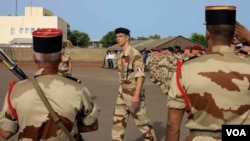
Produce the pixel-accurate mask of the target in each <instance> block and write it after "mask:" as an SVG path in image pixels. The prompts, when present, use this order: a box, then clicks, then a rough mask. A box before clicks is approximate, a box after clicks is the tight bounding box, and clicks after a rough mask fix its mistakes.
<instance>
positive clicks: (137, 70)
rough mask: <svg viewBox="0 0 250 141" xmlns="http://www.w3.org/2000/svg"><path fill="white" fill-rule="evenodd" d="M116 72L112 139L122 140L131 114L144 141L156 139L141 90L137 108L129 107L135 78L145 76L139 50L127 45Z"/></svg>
mask: <svg viewBox="0 0 250 141" xmlns="http://www.w3.org/2000/svg"><path fill="white" fill-rule="evenodd" d="M118 74H119V80H120V82H121V86H120V87H119V92H118V97H117V101H116V105H115V109H114V113H113V126H112V140H113V141H122V140H123V138H124V134H125V128H126V125H127V121H128V117H129V115H130V114H131V115H132V117H133V118H134V120H135V124H136V126H137V127H138V128H139V130H140V131H141V132H142V134H143V137H144V139H145V141H156V137H155V133H154V129H153V127H152V126H151V125H150V123H149V119H148V117H147V110H146V107H145V95H144V92H143V90H142V91H141V93H140V102H139V104H138V106H137V108H135V109H132V108H131V100H132V97H133V95H134V91H135V88H136V78H137V77H145V74H144V65H143V62H142V56H141V54H140V52H139V51H137V50H136V49H134V48H132V47H131V46H129V47H128V49H127V50H126V51H125V52H122V53H121V54H120V57H119V60H118Z"/></svg>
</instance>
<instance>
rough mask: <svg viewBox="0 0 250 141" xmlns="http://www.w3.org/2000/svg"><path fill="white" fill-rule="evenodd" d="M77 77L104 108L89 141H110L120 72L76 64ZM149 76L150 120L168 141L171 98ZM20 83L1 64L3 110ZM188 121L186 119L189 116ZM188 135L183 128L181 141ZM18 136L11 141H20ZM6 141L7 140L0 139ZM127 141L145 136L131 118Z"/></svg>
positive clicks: (27, 66)
mask: <svg viewBox="0 0 250 141" xmlns="http://www.w3.org/2000/svg"><path fill="white" fill-rule="evenodd" d="M18 66H19V67H20V68H21V69H22V70H23V71H24V72H25V73H26V74H27V75H28V76H32V75H33V74H34V73H35V71H36V69H37V68H36V64H34V63H31V62H29V63H27V62H18ZM72 66H73V76H74V77H77V78H79V79H80V80H82V83H83V84H84V85H85V86H87V88H88V89H89V91H90V92H91V93H92V96H93V99H94V101H95V102H96V103H97V104H98V105H99V106H100V107H101V113H100V116H99V129H98V130H97V131H95V132H89V133H83V134H82V135H83V137H84V139H85V141H110V140H111V126H112V113H113V110H114V105H115V102H116V98H117V93H118V87H119V82H118V74H117V71H116V70H112V69H105V68H101V63H83V62H78V63H74V62H73V63H72ZM148 78H149V73H148V72H146V80H145V83H144V88H145V89H146V107H147V110H148V117H149V119H150V121H151V124H152V125H153V127H154V129H155V133H156V137H157V141H165V127H166V120H167V107H166V102H167V96H166V95H164V94H162V92H161V90H160V88H159V87H158V86H156V85H155V84H153V83H152V82H151V81H150V80H149V79H148ZM13 80H18V79H17V77H16V76H15V75H14V74H13V73H12V72H11V71H10V70H8V68H7V67H6V66H5V65H4V64H3V63H0V84H1V85H0V104H1V105H0V106H1V107H2V104H3V102H4V98H5V95H6V92H7V89H8V84H9V83H10V82H11V81H13ZM185 117H186V115H185ZM187 135H188V130H187V128H186V127H185V126H184V125H183V124H182V126H181V136H180V141H183V140H184V139H185V137H186V136H187ZM16 140H17V135H15V136H13V137H12V138H11V139H9V141H16ZM0 141H3V139H0ZM124 141H143V138H142V136H141V132H140V131H139V130H138V128H137V127H136V126H135V123H134V121H133V119H132V118H129V121H128V125H127V128H126V133H125V139H124Z"/></svg>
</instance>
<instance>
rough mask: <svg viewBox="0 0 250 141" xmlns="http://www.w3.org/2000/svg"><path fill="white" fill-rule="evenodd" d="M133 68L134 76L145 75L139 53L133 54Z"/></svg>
mask: <svg viewBox="0 0 250 141" xmlns="http://www.w3.org/2000/svg"><path fill="white" fill-rule="evenodd" d="M133 69H134V71H135V78H137V77H144V76H145V73H144V64H143V61H142V56H141V55H139V54H135V57H134V64H133Z"/></svg>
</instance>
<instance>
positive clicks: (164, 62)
mask: <svg viewBox="0 0 250 141" xmlns="http://www.w3.org/2000/svg"><path fill="white" fill-rule="evenodd" d="M158 64H159V70H160V71H161V72H163V73H162V76H161V80H160V81H161V82H162V84H161V85H160V88H161V90H162V92H163V93H164V94H165V93H167V89H166V82H167V78H168V77H167V76H168V67H167V64H168V57H167V56H166V55H165V56H164V58H163V59H162V60H160V61H159V63H158Z"/></svg>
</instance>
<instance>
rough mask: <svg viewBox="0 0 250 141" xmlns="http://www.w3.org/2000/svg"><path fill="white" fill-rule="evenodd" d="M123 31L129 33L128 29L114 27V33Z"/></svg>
mask: <svg viewBox="0 0 250 141" xmlns="http://www.w3.org/2000/svg"><path fill="white" fill-rule="evenodd" d="M119 33H123V34H126V35H130V31H129V30H128V29H127V28H123V27H119V28H116V29H115V34H119Z"/></svg>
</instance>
